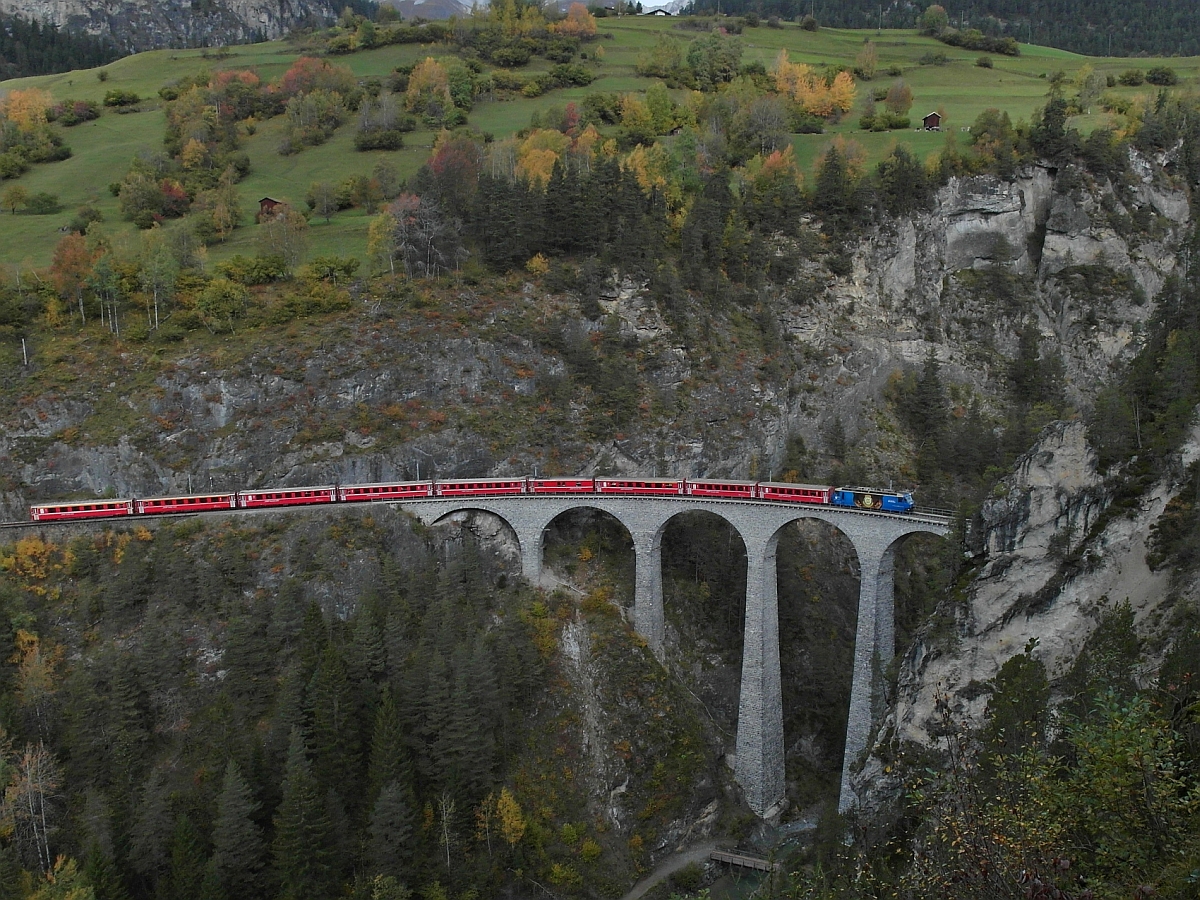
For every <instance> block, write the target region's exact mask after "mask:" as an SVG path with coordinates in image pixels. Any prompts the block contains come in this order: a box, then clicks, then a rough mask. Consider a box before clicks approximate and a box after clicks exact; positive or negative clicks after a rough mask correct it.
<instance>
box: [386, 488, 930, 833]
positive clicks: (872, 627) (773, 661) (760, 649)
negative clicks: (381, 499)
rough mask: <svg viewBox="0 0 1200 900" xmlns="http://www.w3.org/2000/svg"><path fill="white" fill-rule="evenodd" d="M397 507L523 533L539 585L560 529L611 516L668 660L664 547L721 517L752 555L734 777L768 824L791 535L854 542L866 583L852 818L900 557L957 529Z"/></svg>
mask: <svg viewBox="0 0 1200 900" xmlns="http://www.w3.org/2000/svg"><path fill="white" fill-rule="evenodd" d="M396 505H397V506H400V507H401V508H403V509H406V510H408V511H409V512H411V513H413V514H414V515H416V516H417V518H419V519H420V520H421V521H422V522H424V523H426V524H428V525H433V524H435V523H437V522H438V521H440V520H442V519H444V518H445V517H447V516H449V515H451V514H453V513H458V512H467V511H483V512H488V513H491V514H493V515H495V516H498V517H499V518H500V519H502V520H503V521H504V522H506V523H507V524H508V526H509V527H510V528H511V529H512V531H513V532H514V533H515V534H516V537H517V541H518V543H519V544H520V549H521V561H522V571H523V574H524V576H525V577H526V578H527V579H529V580H530V581H531V582H533V583H535V584H536V583H537V582H538V580H539V578H540V576H541V572H542V539H543V535H544V533H545V531H546V528H547V527H548V526H549V525H550V523H551V522H552V521H553V520H554V519H555V518H557V517H558V516H560V515H562V514H563V513H565V512H568V511H570V510H574V509H595V510H600V511H602V512H605V513H608V514H609V515H611V516H612V517H613V518H615V519H616V520H617V521H618V522H620V523H621V524H622V525H623V526H624V527H625V528H626V529H627V530H628V532H629V534H630V536H631V537H632V538H633V547H634V562H635V572H636V586H635V589H634V607H633V620H634V627H635V628H636V629H637V631H638V632H639V633H640V634H641V635H642V636H643V637H644V638H645V639H646V641H647V643H648V644H649V646H650V647H651V648H652V649H653V651H654V653H655V654H656V655H657V656H659V658H661V657H662V653H663V637H664V632H665V624H664V618H663V595H662V536H663V532H664V531H665V530H666V527H667V524H668V522H669V521H670V520H671V519H672V518H673V517H675V516H677V515H680V514H681V513H684V512H695V511H703V512H708V513H712V514H713V515H716V516H719V517H720V518H722V519H724V520H725V521H726V522H728V523H729V525H730V526H732V527H733V528H734V530H736V531H737V533H738V534H739V535H740V536H741V538H742V541H743V542H744V544H745V547H746V565H747V569H748V571H747V572H746V623H745V645H744V647H745V649H744V651H743V656H742V682H741V698H740V701H739V705H738V726H737V750H736V763H735V767H734V773H735V776H736V778H737V781H738V783H739V784H740V785H741V787H742V790H743V791H744V792H745V795H746V800H747V802H748V803H749V805H750V808H751V809H752V810H754V812H756V813H757V814H758V815H760V816H763V817H767V816H769V815H771V814H772V813H773V812H774V811H776V810H777V809H778V808H779V807H780V805H781V804H782V802H783V800H784V740H783V696H782V690H781V684H780V670H779V615H778V606H777V603H778V597H777V584H776V567H775V553H776V548H777V546H778V543H779V536H780V534H781V532H782V530H783V529H784V527H786V526H787V525H788V524H790V523H792V522H794V521H796V520H798V519H805V518H807V519H818V520H820V521H822V522H826V523H828V524H830V525H832V526H833V527H834V528H836V529H837V530H838V531H840V532H841V533H842V534H844V535H845V536H846V537H847V538H849V540H850V542H851V543H852V544H853V545H854V550H855V552H856V553H857V554H858V562H859V569H860V573H861V581H860V587H859V600H858V629H857V633H856V636H855V648H854V676H853V682H852V687H851V695H850V717H849V722H848V725H847V729H846V752H845V757H844V762H843V765H842V783H841V793H840V797H839V801H838V806H839V809H840V810H842V811H845V810H846V809H848V808H849V807H851V806H853V805H854V804H855V802H856V799H857V798H856V797H855V796H854V794H853V792H852V790H851V788H850V767H851V765H852V764H853V763H854V761H855V760H856V759H857V758H858V757H859V755H860V754H861V753H862V752H863V750H864V749H865V748H866V745H867V741H868V739H869V738H870V732H871V728H872V725H873V724H874V723H873V718H874V715H875V710H876V708H877V706H878V700H879V691H880V687H881V685H880V684H879V679H880V673H881V672H882V670H883V668H884V667H885V666H886V665H887V663H888V662H889V661H890V660H891V658H892V656H893V655H894V653H895V642H896V638H895V617H894V609H893V579H892V568H893V563H894V553H895V550H896V547H897V545H898V544H899V543H900V541H902V540H903V539H904V538H905V537H907V536H908V535H911V534H915V533H918V532H924V533H928V534H935V535H945V534H947V533H948V532H949V530H950V525H949V520H948V519H946V518H944V517H942V516H933V515H921V514H919V513H918V514H915V515H889V514H881V513H866V512H858V511H854V510H843V509H838V508H836V507H812V506H803V505H799V504H797V505H790V504H783V503H777V502H763V501H744V500H719V499H710V498H699V497H694V496H681V497H628V496H603V495H595V494H589V495H587V496H586V497H584V496H537V495H534V496H528V495H522V496H514V497H486V498H485V497H462V498H432V499H428V500H404V501H397V502H396Z"/></svg>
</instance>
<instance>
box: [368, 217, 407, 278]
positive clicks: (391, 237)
mask: <svg viewBox="0 0 1200 900" xmlns="http://www.w3.org/2000/svg"><path fill="white" fill-rule="evenodd" d="M397 224H398V223H397V221H396V217H395V216H394V215H392V214H391V213H390V212H383V213H380V214H379V215H378V216H376V217H375V218H374V219H372V220H371V224H370V225H369V226H368V227H367V255H368V256H370V257H371V260H372V264H373V265H374V266H375V268H376V269H377V270H378V271H383V270H384V269H387V271H388V274H389V275H395V274H396V252H397V250H398V248H399V244H398V242H397V239H396V226H397Z"/></svg>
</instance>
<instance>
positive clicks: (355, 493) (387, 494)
mask: <svg viewBox="0 0 1200 900" xmlns="http://www.w3.org/2000/svg"><path fill="white" fill-rule="evenodd" d="M432 496H433V482H432V481H401V482H395V483H391V484H351V485H344V486H342V487H340V488H338V500H339V502H342V503H363V502H367V501H371V500H406V499H411V498H413V497H432Z"/></svg>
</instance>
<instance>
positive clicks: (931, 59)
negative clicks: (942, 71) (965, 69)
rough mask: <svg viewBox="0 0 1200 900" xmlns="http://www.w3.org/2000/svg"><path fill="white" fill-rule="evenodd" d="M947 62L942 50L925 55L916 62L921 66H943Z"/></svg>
mask: <svg viewBox="0 0 1200 900" xmlns="http://www.w3.org/2000/svg"><path fill="white" fill-rule="evenodd" d="M949 61H950V60H949V59H947V58H946V54H945V52H944V51H942V50H938V51H935V52H933V53H926V54H925V55H924V56H922V57H921V58H920V59H918V60H917V62H918V63H920V64H921V65H923V66H944V65H945V64H946V63H948V62H949Z"/></svg>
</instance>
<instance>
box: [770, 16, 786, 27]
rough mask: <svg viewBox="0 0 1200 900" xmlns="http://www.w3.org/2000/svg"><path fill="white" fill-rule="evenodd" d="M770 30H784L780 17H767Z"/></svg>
mask: <svg viewBox="0 0 1200 900" xmlns="http://www.w3.org/2000/svg"><path fill="white" fill-rule="evenodd" d="M767 27H768V28H782V27H783V23H782V22H780V21H779V16H767Z"/></svg>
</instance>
